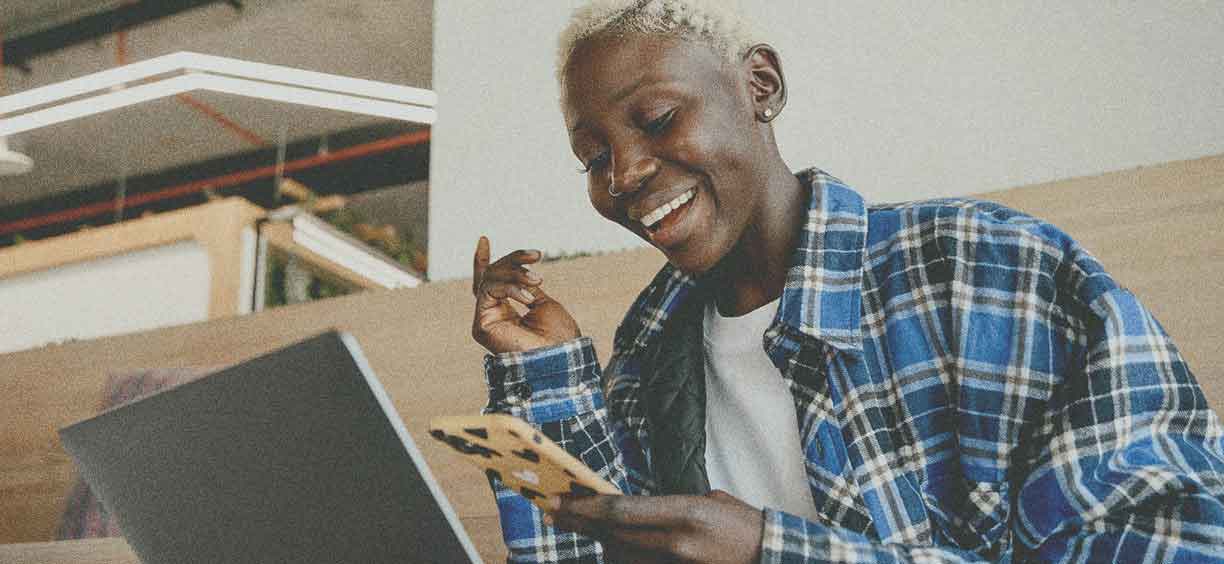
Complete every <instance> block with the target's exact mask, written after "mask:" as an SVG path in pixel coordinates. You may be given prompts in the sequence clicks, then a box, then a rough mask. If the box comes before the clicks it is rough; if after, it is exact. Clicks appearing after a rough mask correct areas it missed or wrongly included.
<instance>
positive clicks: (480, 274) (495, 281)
mask: <svg viewBox="0 0 1224 564" xmlns="http://www.w3.org/2000/svg"><path fill="white" fill-rule="evenodd" d="M488 245H489V242H488V239H487V238H485V237H481V238H480V241H479V242H478V243H477V245H476V256H475V258H474V259H473V263H472V292H473V293H474V294H476V299H477V305H478V307H479V308H482V309H483V308H490V307H494V306H496V305H499V304H500V300H505V299H513V300H515V301H518V302H520V303H522V304H523V305H526V306H529V307H530V306H531V305H532V304H534V303H535V302H536V301H537V300H538V299H539V297H543V298H545V299H548V296H547V294H544V293H543V292H540V293H539V294H538V295H537V294H536V293H533V289H535V288H536V287H538V286H539V285H540V284H541V283H542V282H543V281H544V279H543V278H542V277H541V276H540V275H539V274H536V273H535V272H532V271H530V270H528V269H527V267H526V265H528V264H532V263H535V262H538V261H539V260H540V259H541V258H542V254H541V253H540V251H537V250H523V249H520V250H517V251H514V252H512V253H510V254H508V255H506V256H504V257H502V258H500V259H498V260H497V262H494V263H493V264H489V263H488V260H489V248H488Z"/></svg>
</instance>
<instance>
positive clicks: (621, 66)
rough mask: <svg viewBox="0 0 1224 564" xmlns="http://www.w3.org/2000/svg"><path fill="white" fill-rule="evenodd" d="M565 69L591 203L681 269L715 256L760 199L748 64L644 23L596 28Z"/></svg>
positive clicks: (573, 132)
mask: <svg viewBox="0 0 1224 564" xmlns="http://www.w3.org/2000/svg"><path fill="white" fill-rule="evenodd" d="M566 69H567V70H566V81H565V85H566V87H565V93H564V101H563V102H564V103H563V110H564V112H565V122H566V125H567V126H568V128H569V131H570V145H571V147H572V148H573V151H574V155H575V156H577V157H578V160H579V162H580V163H581V165H582V167H583V168H584V169H586V170H587V174H588V176H589V179H588V191H589V194H590V198H591V203H592V204H593V205H594V206H595V209H596V210H598V211H599V213H600V214H601V215H603V216H604V217H606V218H608V219H610V220H612V221H615V222H617V223H619V224H621V225H623V226H625V228H626V229H628V230H630V231H632V232H634V233H635V234H637V235H638V236H639V237H641V238H642V239H645V240H646V241H649V242H650V243H651V244H652V245H654V246H655V247H657V248H658V249H659V250H661V251H663V254H664V255H666V256H667V259H668V260H669V261H670V262H671V263H672V264H674V265H675V266H676V267H678V268H680V269H681V270H683V271H685V272H690V273H700V272H705V271H706V270H708V269H709V268H710V267H712V266H714V265H715V264H716V263H717V262H718V261H719V260H721V259H722V258H723V257H724V256H725V255H726V254H727V252H728V251H729V250H730V249H731V248H732V247H733V246H734V245H735V243H736V242H737V241H738V240H739V238H740V236H741V235H742V233H743V232H744V230H745V228H746V227H747V226H748V225H750V224H751V222H752V221H753V219H754V217H755V216H756V214H757V212H758V208H759V207H760V203H759V197H758V196H759V194H760V193H761V190H760V189H759V187H760V186H761V184H762V178H763V177H764V175H765V170H764V164H763V161H764V159H762V158H761V157H762V155H764V150H765V145H764V138H763V135H762V134H761V131H760V127H761V124H760V123H759V122H758V121H757V119H756V112H755V110H754V107H753V103H752V98H751V96H750V89H749V80H748V78H749V74H748V73H747V72H746V71H745V70H744V69H741V68H740V66H737V65H734V64H730V63H727V62H726V61H725V60H724V59H723V58H722V57H721V56H720V55H719V54H718V53H716V52H715V51H714V50H713V49H711V48H709V47H707V46H705V45H704V44H700V43H693V42H689V41H685V40H683V39H679V38H674V37H667V36H661V35H648V34H628V35H623V36H617V35H610V34H602V35H596V36H595V37H593V38H590V39H587V40H585V41H583V42H582V43H580V44H579V46H578V47H577V49H576V50H575V51H574V53H573V54H572V55H571V57H570V61H569V64H568V65H567V67H566ZM609 186H611V187H612V189H613V190H614V191H615V192H617V193H620V195H619V196H612V195H610V194H609V191H608V188H609Z"/></svg>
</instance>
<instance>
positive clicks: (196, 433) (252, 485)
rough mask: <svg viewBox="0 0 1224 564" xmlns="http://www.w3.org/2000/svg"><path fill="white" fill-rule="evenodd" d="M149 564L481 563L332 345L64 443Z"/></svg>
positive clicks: (302, 347)
mask: <svg viewBox="0 0 1224 564" xmlns="http://www.w3.org/2000/svg"><path fill="white" fill-rule="evenodd" d="M60 438H61V440H62V442H63V445H64V447H65V449H66V450H67V451H68V452H69V453H70V454H71V455H72V457H73V458H74V459H75V460H76V462H77V466H78V467H79V469H80V472H81V474H82V476H83V477H84V479H85V481H86V482H87V483H89V485H90V487H91V488H93V491H94V492H95V494H96V495H97V496H98V498H99V499H100V500H101V501H102V504H103V505H104V506H105V507H106V508H107V509H108V510H109V511H110V512H111V513H113V514H114V515H115V517H116V519H117V520H118V523H119V528H120V529H121V530H122V531H123V535H124V537H125V538H126V539H127V542H128V544H129V545H130V546H131V547H132V550H133V551H134V552H135V553H136V555H137V556H138V557H139V558H140V560H141V561H142V562H144V563H145V564H161V563H175V564H179V563H193V562H201V563H204V562H207V563H210V564H216V563H233V564H241V563H251V564H255V563H259V564H267V563H274V562H277V563H279V562H295V563H297V562H302V563H306V562H311V563H321V564H322V563H326V564H348V563H351V564H359V563H360V564H365V563H371V564H376V563H383V562H387V563H390V562H395V563H403V562H447V563H450V562H467V561H471V562H480V557H479V556H478V555H477V553H476V549H475V547H474V545H473V544H472V541H471V539H470V538H469V537H468V535H467V534H466V533H465V532H464V530H463V526H462V525H461V524H460V522H459V519H458V517H456V515H455V512H454V510H453V509H452V508H451V506H450V504H449V503H448V502H447V500H446V497H445V496H444V495H443V493H442V490H441V489H440V488H439V487H438V484H437V482H436V481H435V480H434V478H433V476H432V475H431V474H430V472H429V468H428V467H427V466H426V465H425V460H424V458H423V457H422V456H421V453H420V451H418V450H417V447H416V446H415V445H414V444H413V442H412V438H411V437H410V436H409V435H408V431H407V430H406V429H405V428H404V424H403V422H402V421H401V420H400V418H399V416H398V415H397V414H396V412H395V408H394V407H393V406H392V405H391V400H390V399H389V398H388V396H387V394H386V392H385V391H384V390H383V388H382V385H381V384H379V382H378V379H377V378H375V376H374V373H373V371H372V370H370V366H369V364H368V363H367V362H366V360H365V358H364V356H363V355H362V353H361V349H360V347H358V346H357V341H356V340H355V339H354V338H353V337H352V336H351V335H348V334H345V333H342V332H337V331H331V332H328V333H324V334H322V335H319V336H317V337H313V338H311V339H307V340H305V341H302V342H300V343H297V344H294V345H292V346H289V347H287V348H284V349H282V350H279V351H276V352H273V353H270V354H267V355H265V356H262V357H259V358H256V359H254V360H250V361H248V362H244V363H242V364H239V365H237V366H234V367H231V368H228V369H225V370H222V371H220V372H217V373H215V374H211V375H209V376H206V377H204V378H201V379H199V380H195V381H192V382H188V383H186V384H183V385H181V386H177V387H174V388H170V389H168V390H165V391H163V392H160V393H157V394H154V395H152V396H149V397H146V398H144V399H141V400H139V401H136V402H133V403H130V404H126V405H123V406H120V407H117V408H115V409H112V410H109V411H106V412H104V413H102V414H100V415H98V416H96V417H93V418H91V419H88V420H85V421H82V422H80V423H76V424H74V425H71V426H69V427H66V428H64V429H61V430H60Z"/></svg>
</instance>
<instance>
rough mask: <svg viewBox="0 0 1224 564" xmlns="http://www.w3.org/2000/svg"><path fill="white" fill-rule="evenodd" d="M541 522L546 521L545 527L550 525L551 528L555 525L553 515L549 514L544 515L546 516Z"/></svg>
mask: <svg viewBox="0 0 1224 564" xmlns="http://www.w3.org/2000/svg"><path fill="white" fill-rule="evenodd" d="M540 520H541V521H544V524H545V525H548V526H550V527H551V526H552V524H553V516H552V515H551V514H548V513H545V514H544V516H543V517H541V518H540Z"/></svg>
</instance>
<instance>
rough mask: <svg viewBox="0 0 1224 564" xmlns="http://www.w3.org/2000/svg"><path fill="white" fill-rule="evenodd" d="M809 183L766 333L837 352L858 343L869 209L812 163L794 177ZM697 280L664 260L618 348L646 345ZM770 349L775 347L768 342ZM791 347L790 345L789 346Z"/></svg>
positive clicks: (633, 308)
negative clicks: (805, 339) (801, 338)
mask: <svg viewBox="0 0 1224 564" xmlns="http://www.w3.org/2000/svg"><path fill="white" fill-rule="evenodd" d="M796 177H797V178H798V179H799V181H800V183H801V184H802V185H803V186H806V187H808V190H809V195H808V213H807V221H806V222H805V223H804V225H803V231H802V233H801V234H800V237H799V243H798V246H796V248H795V250H794V253H793V254H792V256H791V261H790V266H789V268H788V270H787V275H786V287H785V288H784V289H783V290H782V296H781V299H780V300H779V305H778V313H777V315H776V317H775V318H774V322H773V324H772V325H771V326H770V328H769V330H768V331H766V333H765V341H766V343H767V344H768V343H770V342H771V341H773V342H775V343H777V342H778V341H780V340H781V338H782V336H783V335H784V334H786V333H789V332H790V331H786V330H785V329H787V328H789V329H790V330H791V331H795V332H798V333H799V334H802V335H806V336H809V337H813V338H816V339H819V340H821V341H823V342H825V343H827V344H828V345H829V346H831V347H833V348H835V349H839V350H857V349H861V347H862V334H861V332H860V329H859V327H860V325H861V321H862V319H861V318H862V313H861V312H862V299H863V298H862V279H863V253H864V251H865V249H866V240H867V209H866V206H865V205H864V203H863V198H862V197H861V196H859V195H858V193H856V192H855V191H854V190H852V189H850V188H849V187H848V186H846V185H845V184H843V183H842V182H841V181H840V180H838V179H837V178H834V177H833V176H831V175H829V174H828V173H825V172H824V171H822V170H819V169H816V168H810V169H806V170H803V171H801V172H799V173H797V174H796ZM700 282H701V281H700V279H699V278H695V277H693V276H691V275H688V274H685V273H683V272H681V271H679V270H678V269H676V268H675V267H674V266H672V265H671V264H667V265H665V266H664V267H663V269H662V270H660V271H659V273H658V274H657V275H656V276H655V278H654V280H653V281H652V282H651V284H650V285H649V286H647V288H646V290H644V291H643V292H642V294H641V295H639V296H638V298H637V300H636V301H635V302H634V304H633V306H631V307H630V310H629V314H628V315H627V316H626V318H625V320H626V321H625V323H623V324H622V325H621V327H619V328H618V329H617V335H616V340H617V344H618V346H619V347H628V346H637V347H642V348H645V347H648V346H649V345H650V343H651V342H652V341H654V339H655V338H657V337H658V336H659V335H660V334H661V333H662V331H663V325H664V323H665V322H666V321H667V319H668V318H669V317H670V316H671V314H672V312H674V311H675V309H676V308H677V307H678V306H679V304H681V303H683V302H684V301H685V298H686V297H687V296H688V294H689V293H690V292H691V291H693V290H694V288H697V287H698V286H699V284H700ZM771 348H773V347H771ZM787 348H788V347H787Z"/></svg>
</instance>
